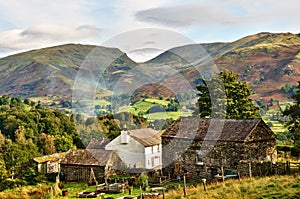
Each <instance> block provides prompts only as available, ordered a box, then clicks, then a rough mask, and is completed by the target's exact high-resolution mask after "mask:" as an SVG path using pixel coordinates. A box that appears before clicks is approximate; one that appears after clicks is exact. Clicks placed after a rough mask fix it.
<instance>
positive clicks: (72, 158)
mask: <svg viewBox="0 0 300 199" xmlns="http://www.w3.org/2000/svg"><path fill="white" fill-rule="evenodd" d="M121 166H122V161H121V159H120V158H119V156H118V155H117V154H116V153H115V152H114V151H107V150H104V149H81V150H69V151H68V152H67V153H66V155H65V157H64V158H63V159H62V160H61V161H60V167H61V172H62V173H63V174H64V175H65V181H67V182H87V181H89V180H90V179H91V171H92V170H93V172H94V174H95V177H96V179H97V180H104V179H105V178H107V177H109V176H110V175H115V172H116V170H117V169H118V168H120V167H121Z"/></svg>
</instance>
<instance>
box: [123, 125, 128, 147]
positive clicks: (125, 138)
mask: <svg viewBox="0 0 300 199" xmlns="http://www.w3.org/2000/svg"><path fill="white" fill-rule="evenodd" d="M128 141H129V135H128V131H127V127H126V124H125V125H124V126H123V129H122V130H121V144H128Z"/></svg>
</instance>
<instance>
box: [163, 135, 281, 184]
mask: <svg viewBox="0 0 300 199" xmlns="http://www.w3.org/2000/svg"><path fill="white" fill-rule="evenodd" d="M163 145H164V148H163V165H164V174H171V175H173V177H174V176H176V175H178V174H180V173H183V172H189V173H192V175H193V176H198V177H200V178H207V179H211V178H212V177H213V176H214V175H216V174H221V167H223V168H224V172H225V174H237V173H238V172H239V173H240V175H242V176H245V175H249V162H252V167H253V168H251V169H252V170H253V172H252V174H253V175H259V174H260V173H262V171H260V170H259V169H256V167H257V164H258V163H259V164H262V163H263V162H267V161H269V162H270V163H269V164H271V160H272V161H275V160H276V147H275V145H276V141H275V140H265V141H258V142H255V141H253V140H251V142H248V143H247V142H246V143H244V142H206V146H204V144H203V141H193V142H191V140H187V139H178V138H176V139H173V140H172V139H170V138H163ZM188 145H189V147H188V148H187V149H184V147H183V146H188ZM165 146H168V147H165ZM201 147H202V148H201ZM200 149H201V150H200ZM180 152H183V153H180ZM172 160H173V161H172ZM178 167H180V171H175V170H176V169H175V168H178Z"/></svg>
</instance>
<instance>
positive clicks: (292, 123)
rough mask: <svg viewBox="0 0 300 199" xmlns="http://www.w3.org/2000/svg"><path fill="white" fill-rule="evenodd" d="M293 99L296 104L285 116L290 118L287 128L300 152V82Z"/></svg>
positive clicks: (289, 108) (290, 107) (286, 111)
mask: <svg viewBox="0 0 300 199" xmlns="http://www.w3.org/2000/svg"><path fill="white" fill-rule="evenodd" d="M291 98H292V99H293V100H295V102H294V104H293V105H291V106H289V107H287V108H286V109H285V110H284V111H283V115H284V116H287V117H288V120H287V122H286V126H287V127H288V130H289V131H290V133H291V134H292V139H293V141H294V146H295V148H297V149H299V150H300V82H299V83H298V86H297V87H296V93H295V94H294V95H292V96H291Z"/></svg>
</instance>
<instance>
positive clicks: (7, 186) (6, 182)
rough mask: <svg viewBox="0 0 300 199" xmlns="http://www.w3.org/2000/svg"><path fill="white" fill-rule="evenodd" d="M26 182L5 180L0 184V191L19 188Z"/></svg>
mask: <svg viewBox="0 0 300 199" xmlns="http://www.w3.org/2000/svg"><path fill="white" fill-rule="evenodd" d="M25 185H26V181H24V180H20V179H14V180H13V179H10V178H8V179H5V180H2V181H1V182H0V191H4V190H5V189H13V188H16V187H20V186H25Z"/></svg>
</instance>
